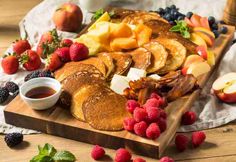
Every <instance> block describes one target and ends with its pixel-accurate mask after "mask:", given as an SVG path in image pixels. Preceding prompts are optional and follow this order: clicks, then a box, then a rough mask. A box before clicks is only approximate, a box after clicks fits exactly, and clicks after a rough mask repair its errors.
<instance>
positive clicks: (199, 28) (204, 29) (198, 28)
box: [193, 27, 215, 38]
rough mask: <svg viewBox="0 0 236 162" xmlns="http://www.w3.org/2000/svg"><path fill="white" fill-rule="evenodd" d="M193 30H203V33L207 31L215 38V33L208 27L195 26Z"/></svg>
mask: <svg viewBox="0 0 236 162" xmlns="http://www.w3.org/2000/svg"><path fill="white" fill-rule="evenodd" d="M193 32H203V33H207V34H209V35H210V36H212V37H213V38H215V34H214V33H213V32H212V31H210V30H208V29H206V28H203V27H194V28H193Z"/></svg>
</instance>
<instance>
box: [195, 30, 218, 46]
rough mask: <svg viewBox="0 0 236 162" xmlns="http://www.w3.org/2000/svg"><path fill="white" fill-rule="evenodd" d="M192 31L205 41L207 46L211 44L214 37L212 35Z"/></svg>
mask: <svg viewBox="0 0 236 162" xmlns="http://www.w3.org/2000/svg"><path fill="white" fill-rule="evenodd" d="M194 33H195V34H197V35H198V36H200V37H201V38H202V39H203V40H204V41H205V42H206V44H207V45H208V46H210V47H212V46H213V44H214V42H215V39H214V38H213V37H212V36H210V35H209V34H207V33H204V32H194Z"/></svg>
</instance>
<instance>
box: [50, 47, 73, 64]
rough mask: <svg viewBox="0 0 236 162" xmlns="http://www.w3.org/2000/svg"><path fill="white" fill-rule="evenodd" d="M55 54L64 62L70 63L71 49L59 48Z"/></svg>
mask: <svg viewBox="0 0 236 162" xmlns="http://www.w3.org/2000/svg"><path fill="white" fill-rule="evenodd" d="M54 53H56V54H57V55H58V56H59V57H60V59H61V60H62V61H63V62H68V61H70V48H69V47H62V48H58V49H57V50H56V51H55V52H54Z"/></svg>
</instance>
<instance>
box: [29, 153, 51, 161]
mask: <svg viewBox="0 0 236 162" xmlns="http://www.w3.org/2000/svg"><path fill="white" fill-rule="evenodd" d="M30 162H54V160H53V159H52V158H51V157H50V156H45V155H41V154H39V155H36V156H35V157H33V158H32V159H31V160H30Z"/></svg>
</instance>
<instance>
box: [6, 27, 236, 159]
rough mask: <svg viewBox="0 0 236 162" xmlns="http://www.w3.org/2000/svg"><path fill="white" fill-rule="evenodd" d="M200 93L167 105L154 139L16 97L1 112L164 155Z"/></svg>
mask: <svg viewBox="0 0 236 162" xmlns="http://www.w3.org/2000/svg"><path fill="white" fill-rule="evenodd" d="M228 29H229V31H228V33H227V35H222V36H221V37H219V38H218V40H217V41H216V44H215V46H214V48H213V49H212V50H213V51H214V53H215V54H216V65H215V66H217V65H218V63H219V62H220V59H221V58H222V56H223V55H224V50H225V48H226V47H227V46H228V44H229V43H230V42H231V39H232V37H233V33H234V27H231V26H228ZM83 32H85V31H83ZM213 70H214V67H212V69H211V71H210V72H209V73H208V74H206V75H204V76H202V77H201V78H199V85H200V87H203V86H204V85H205V83H206V82H207V80H208V78H209V77H210V74H211V73H212V72H213ZM199 92H200V89H198V90H196V91H194V92H193V93H192V94H191V95H189V96H185V97H182V98H180V99H178V100H176V101H174V102H171V103H170V104H169V105H168V107H167V108H166V111H167V113H168V118H167V130H166V131H165V132H163V133H162V134H161V136H160V137H159V138H158V139H157V140H149V139H145V138H142V137H139V136H137V135H134V134H132V133H130V132H127V131H118V132H108V131H98V130H95V129H93V128H91V127H90V126H89V125H88V124H87V123H84V122H81V121H78V120H76V119H75V118H73V117H72V116H71V114H70V112H69V110H66V109H63V108H61V107H60V106H59V105H56V106H54V107H53V108H51V109H49V110H47V111H40V112H39V111H34V110H32V109H31V108H30V107H29V106H28V105H27V104H25V103H24V102H23V101H22V100H21V98H20V97H19V96H18V97H16V98H15V99H14V100H13V101H12V102H11V103H10V104H9V105H8V106H7V108H6V109H5V110H4V115H5V120H6V123H8V124H12V125H15V126H19V127H24V128H30V129H35V130H39V131H42V132H44V133H47V134H52V135H57V136H61V137H65V138H69V139H74V140H78V141H81V142H86V143H91V144H99V145H101V146H104V147H108V148H114V149H117V148H120V147H126V148H128V149H129V150H130V151H132V152H133V153H137V154H140V155H145V156H149V157H153V158H158V157H159V156H160V155H162V154H163V152H164V150H165V148H166V147H167V146H168V144H169V143H170V141H171V140H172V138H173V136H174V135H175V133H176V131H177V129H178V128H179V125H180V121H181V117H182V114H183V113H184V112H185V111H187V110H188V109H189V108H190V107H191V105H192V103H193V102H194V101H195V100H196V98H197V97H198V95H199ZM32 123H33V124H32Z"/></svg>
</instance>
